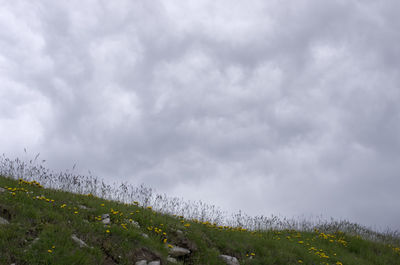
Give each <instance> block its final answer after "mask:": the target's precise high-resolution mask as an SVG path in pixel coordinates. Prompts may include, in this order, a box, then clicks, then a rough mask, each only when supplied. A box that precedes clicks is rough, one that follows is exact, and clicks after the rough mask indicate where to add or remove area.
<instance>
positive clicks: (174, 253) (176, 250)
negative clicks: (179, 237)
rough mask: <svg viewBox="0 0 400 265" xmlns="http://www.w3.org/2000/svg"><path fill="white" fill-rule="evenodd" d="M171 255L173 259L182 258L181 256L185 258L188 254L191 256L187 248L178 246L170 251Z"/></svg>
mask: <svg viewBox="0 0 400 265" xmlns="http://www.w3.org/2000/svg"><path fill="white" fill-rule="evenodd" d="M169 254H170V255H171V256H172V257H180V256H185V255H187V254H190V250H189V249H186V248H181V247H178V246H173V247H172V248H170V249H169Z"/></svg>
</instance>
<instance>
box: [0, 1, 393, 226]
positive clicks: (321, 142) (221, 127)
mask: <svg viewBox="0 0 400 265" xmlns="http://www.w3.org/2000/svg"><path fill="white" fill-rule="evenodd" d="M0 5H1V9H0V152H1V153H5V154H6V155H7V156H8V157H10V158H14V157H17V156H19V157H23V149H24V148H27V150H28V153H30V154H31V155H32V156H34V155H35V154H36V153H39V152H40V153H41V158H42V159H46V160H47V162H46V163H47V166H48V167H50V168H51V169H55V170H65V169H67V168H69V169H70V168H72V166H73V164H75V163H76V164H77V167H76V172H79V173H84V174H87V172H88V170H90V171H91V172H92V174H94V175H97V176H100V177H104V178H105V179H107V180H110V181H128V182H130V183H133V184H140V183H145V184H146V185H148V186H151V187H153V188H155V189H156V190H157V191H158V192H160V193H164V192H165V193H167V194H169V195H170V196H182V197H184V198H186V199H196V200H202V201H205V202H209V203H212V204H215V205H218V206H221V207H222V208H223V209H225V210H228V211H236V210H239V209H242V210H244V211H245V212H247V213H248V214H250V215H261V214H263V215H270V214H281V215H283V216H288V217H291V216H296V215H310V214H313V215H320V214H322V215H324V216H326V217H328V218H329V217H334V218H346V219H348V220H350V221H355V222H359V223H361V224H364V225H368V226H377V227H386V226H390V227H391V228H392V229H400V211H399V209H400V192H399V189H400V73H399V71H400V70H399V69H400V48H399V47H400V46H399V43H400V20H399V19H398V14H399V12H400V2H399V1H394V0H393V1H389V0H388V1H384V0H383V1H372V0H371V1H356V0H353V1H351V0H346V1H344V0H343V1H320V0H309V1H288V0H287V1H286V0H283V1H282V0H279V1H278V0H274V1H264V0H260V1H256V0H254V1H253V0H247V1H233V0H221V1H214V0H204V1H189V0H188V1H172V0H170V1H168V0H163V1H145V0H138V1H132V0H126V1H120V0H115V1H106V0H104V1H96V0H90V1H89V0H88V1H82V0H76V1H75V0H71V1H50V0H49V1H18V0H13V1H7V0H0Z"/></svg>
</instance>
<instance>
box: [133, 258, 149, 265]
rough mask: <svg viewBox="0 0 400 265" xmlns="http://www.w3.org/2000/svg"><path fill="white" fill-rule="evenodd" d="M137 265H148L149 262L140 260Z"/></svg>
mask: <svg viewBox="0 0 400 265" xmlns="http://www.w3.org/2000/svg"><path fill="white" fill-rule="evenodd" d="M135 265H147V260H145V259H144V260H139V261H137V262H136V263H135Z"/></svg>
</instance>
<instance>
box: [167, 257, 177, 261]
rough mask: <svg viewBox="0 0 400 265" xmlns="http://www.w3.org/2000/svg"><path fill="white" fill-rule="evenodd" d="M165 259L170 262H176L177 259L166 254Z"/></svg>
mask: <svg viewBox="0 0 400 265" xmlns="http://www.w3.org/2000/svg"><path fill="white" fill-rule="evenodd" d="M167 261H169V262H171V263H178V261H177V260H176V258H173V257H170V256H168V258H167Z"/></svg>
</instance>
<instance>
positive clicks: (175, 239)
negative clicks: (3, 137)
mask: <svg viewBox="0 0 400 265" xmlns="http://www.w3.org/2000/svg"><path fill="white" fill-rule="evenodd" d="M0 187H3V188H6V189H8V188H11V190H9V191H6V192H0V216H1V217H3V218H5V219H8V220H9V221H10V224H8V225H0V264H11V263H16V264H135V261H136V259H137V258H138V256H139V255H141V254H143V253H144V252H148V253H150V254H151V255H152V254H155V255H158V256H160V257H161V260H162V262H163V264H167V261H166V258H167V255H168V248H167V247H166V245H167V244H173V245H181V246H186V247H187V246H190V247H191V248H192V249H194V251H193V252H192V255H190V256H189V257H187V258H186V259H185V260H181V261H179V262H180V264H225V263H224V262H223V261H221V260H220V259H219V258H218V256H219V255H220V254H226V255H231V256H235V257H237V258H238V259H239V261H240V264H277V265H278V264H282V265H283V264H285V265H288V264H344V265H359V264H363V265H369V264H371V265H372V264H382V265H391V264H393V265H398V264H400V249H399V248H398V246H397V247H393V246H390V245H385V244H382V243H377V242H371V241H366V240H363V239H361V238H360V237H357V236H350V235H346V234H343V233H340V232H339V233H336V234H324V233H323V232H321V231H315V232H301V231H289V230H284V231H257V232H250V231H245V230H243V229H240V228H227V227H225V228H223V227H217V226H215V225H212V224H208V223H200V222H198V221H196V220H184V219H183V218H180V217H175V216H168V215H162V214H159V213H157V212H154V211H153V210H151V209H147V208H143V207H140V206H137V205H134V204H131V205H127V204H122V203H118V202H114V201H106V200H103V199H100V198H95V197H93V196H85V195H77V194H72V193H66V192H62V191H55V190H49V189H43V188H40V187H38V185H32V184H28V183H19V182H18V181H15V180H12V179H8V178H4V177H0ZM14 188H16V189H17V190H14ZM42 195H43V197H40V196H42ZM36 196H39V198H36ZM52 200H54V201H52ZM63 205H64V206H63ZM82 205H83V206H85V207H87V209H82V208H80V206H82ZM104 213H110V215H111V220H112V224H111V225H110V226H109V227H104V224H102V222H101V221H100V220H99V218H98V217H99V216H101V215H102V214H104ZM126 219H132V220H134V221H137V222H138V223H139V224H140V228H137V227H135V226H133V225H130V224H127V223H128V222H127V221H126ZM122 224H126V225H122ZM124 226H125V227H124ZM156 228H157V229H156ZM107 230H108V231H109V232H107ZM160 230H162V231H160ZM177 230H181V231H183V235H181V234H178V233H177V232H176V231H177ZM157 231H158V232H157ZM142 233H146V234H148V235H149V238H144V237H143V236H142ZM163 233H166V235H165V234H163ZM72 234H75V235H77V236H78V237H79V238H80V239H82V240H83V241H85V242H86V243H87V244H88V245H89V246H91V247H92V248H80V247H79V246H78V245H77V244H76V243H75V242H74V241H73V240H72V239H71V235H72ZM37 237H39V238H40V239H39V240H38V241H37V242H35V243H33V240H34V239H35V238H37ZM165 239H166V241H167V243H164V240H165ZM252 253H254V257H253V258H252V259H250V258H249V257H247V255H249V256H251V255H252ZM150 254H149V255H150Z"/></svg>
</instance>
